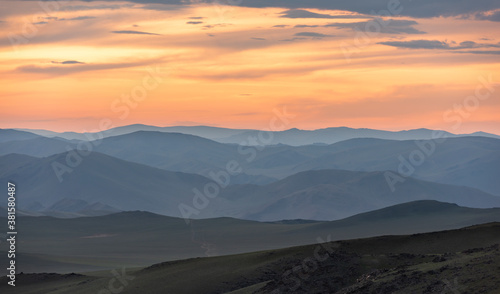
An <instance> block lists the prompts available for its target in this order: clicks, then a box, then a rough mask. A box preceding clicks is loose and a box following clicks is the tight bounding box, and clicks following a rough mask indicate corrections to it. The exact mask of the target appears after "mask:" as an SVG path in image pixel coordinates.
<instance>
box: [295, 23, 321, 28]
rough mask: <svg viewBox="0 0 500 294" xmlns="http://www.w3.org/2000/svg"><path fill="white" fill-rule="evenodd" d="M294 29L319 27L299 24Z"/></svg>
mask: <svg viewBox="0 0 500 294" xmlns="http://www.w3.org/2000/svg"><path fill="white" fill-rule="evenodd" d="M295 27H296V28H317V27H319V26H318V25H302V24H300V25H296V26H295Z"/></svg>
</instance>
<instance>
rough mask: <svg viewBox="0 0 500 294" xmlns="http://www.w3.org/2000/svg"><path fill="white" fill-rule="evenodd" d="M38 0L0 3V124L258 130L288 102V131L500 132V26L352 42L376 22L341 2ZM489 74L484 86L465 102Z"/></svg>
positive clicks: (424, 29) (482, 24) (416, 30)
mask: <svg viewBox="0 0 500 294" xmlns="http://www.w3.org/2000/svg"><path fill="white" fill-rule="evenodd" d="M37 3H38V1H2V7H1V9H0V10H1V11H2V12H0V28H1V29H0V75H1V77H2V78H1V80H0V99H1V108H0V127H1V128H34V129H50V130H54V131H77V132H81V131H83V130H92V129H97V128H99V121H101V120H102V119H110V120H111V121H112V122H113V125H114V126H120V125H127V124H133V123H143V124H151V125H159V126H169V125H212V126H221V127H231V128H257V129H263V128H266V127H267V125H268V123H269V120H270V119H271V118H272V116H273V109H275V108H277V107H278V108H281V107H284V106H286V107H287V109H288V111H289V112H291V113H293V114H295V117H294V118H293V120H292V121H291V124H290V126H289V127H290V128H292V127H297V128H302V129H316V128H324V127H335V126H349V127H357V128H361V127H366V128H376V129H387V130H401V129H412V128H421V127H425V128H436V129H445V130H448V131H452V132H454V133H468V132H473V131H486V132H492V133H496V134H500V116H499V115H498V114H499V113H500V102H499V101H500V87H499V86H500V83H498V82H496V81H499V80H500V77H499V75H500V58H499V56H500V54H499V50H500V49H499V48H500V43H499V41H500V31H499V30H498V24H499V23H498V22H494V21H490V20H480V19H474V18H470V17H469V18H465V17H457V16H454V17H437V18H418V19H417V18H412V17H409V16H404V17H392V21H391V22H389V26H388V27H387V31H383V32H380V33H371V34H370V36H369V37H368V38H366V39H363V40H360V39H359V38H358V39H356V36H357V35H359V34H360V33H363V27H361V31H358V32H357V31H356V30H354V29H353V28H352V23H355V22H367V21H370V20H371V19H372V18H371V17H370V16H366V15H364V16H362V15H358V16H357V18H355V17H354V16H353V15H355V13H354V12H348V11H336V10H317V9H307V10H308V11H310V12H312V13H320V14H328V15H330V16H332V18H318V17H315V18H287V17H282V16H283V12H284V11H286V10H287V9H284V8H247V7H240V6H220V5H210V4H207V5H191V6H182V7H178V6H164V7H163V6H161V7H160V6H154V7H153V8H154V9H152V8H151V6H150V5H146V4H136V3H132V2H117V1H99V2H77V1H71V2H69V3H66V4H64V5H62V6H61V8H60V9H58V10H57V11H52V12H51V13H50V14H46V13H45V12H44V11H43V10H42V9H41V8H40V7H39V6H38V5H37ZM167 8H168V9H167ZM345 14H348V15H351V16H350V18H333V16H338V15H345ZM387 19H388V18H386V20H387ZM350 23H351V24H350ZM391 23H392V25H391ZM296 26H298V27H296ZM23 33H24V35H23ZM146 33H147V34H146ZM365 33H366V32H365ZM13 38H17V39H15V40H16V41H15V42H20V43H21V44H19V45H18V46H12V41H11V40H12V39H13ZM361 41H362V42H363V43H362V44H360V43H359V42H361ZM438 41H440V42H441V43H439V42H438ZM356 42H358V43H357V44H358V45H355V44H356ZM462 42H465V43H462ZM471 42H474V43H471ZM381 43H384V44H381ZM407 47H411V48H407ZM431 47H432V48H431ZM345 50H348V52H352V54H351V55H350V59H349V60H347V59H346V58H345V54H344V52H345ZM151 70H154V71H153V73H151V72H150V71H151ZM155 71H157V72H155ZM490 76H492V79H493V83H491V85H490V88H491V89H494V91H493V92H491V91H489V92H488V97H487V98H485V99H482V100H481V99H479V98H477V97H475V95H476V94H475V91H476V88H478V87H481V85H482V83H481V82H480V81H479V79H480V78H481V77H484V78H485V79H488V77H490ZM160 80H161V81H162V82H161V83H158V81H160ZM145 81H146V82H147V83H149V84H147V85H149V86H148V87H149V89H146V87H145V84H144V83H145ZM480 93H483V94H484V93H485V92H484V91H483V92H480ZM127 97H128V98H127ZM133 97H137V99H138V100H140V101H134V98H133ZM474 99H475V100H474ZM474 101H476V102H477V105H473V106H474V107H469V108H468V110H465V112H462V116H460V114H459V113H458V112H449V110H451V111H453V110H454V109H455V110H456V107H460V105H463V104H464V103H472V102H474ZM471 105H472V104H471ZM476 106H477V107H476ZM457 118H460V121H461V124H460V125H459V126H457V124H456V120H455V119H457Z"/></svg>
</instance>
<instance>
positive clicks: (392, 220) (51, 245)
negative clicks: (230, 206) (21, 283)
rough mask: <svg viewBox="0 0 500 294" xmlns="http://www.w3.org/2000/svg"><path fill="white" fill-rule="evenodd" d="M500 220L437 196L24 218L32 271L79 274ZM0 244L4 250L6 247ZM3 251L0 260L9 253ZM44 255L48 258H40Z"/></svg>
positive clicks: (23, 256) (493, 212)
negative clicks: (333, 208) (224, 210)
mask: <svg viewBox="0 0 500 294" xmlns="http://www.w3.org/2000/svg"><path fill="white" fill-rule="evenodd" d="M493 221H500V208H495V209H474V208H465V207H459V206H457V205H454V204H449V203H440V202H436V201H417V202H411V203H405V204H401V205H396V206H392V207H388V208H384V209H381V210H377V211H372V212H368V213H364V214H360V215H356V216H353V217H350V218H346V219H343V220H338V221H331V222H296V223H288V224H286V223H285V224H283V223H281V224H280V223H261V222H255V221H246V220H238V219H232V218H215V219H204V220H195V221H192V222H191V223H190V224H189V225H187V224H186V222H184V220H183V219H179V218H172V217H166V216H161V215H156V214H152V213H147V212H138V211H136V212H122V213H117V214H110V215H106V216H98V217H81V218H73V219H60V218H53V217H20V218H19V219H18V226H19V227H20V228H22V239H23V242H22V243H20V244H19V245H18V249H19V252H20V255H19V256H20V257H19V264H20V267H21V270H22V271H25V272H43V271H51V272H52V271H56V272H72V271H83V270H92V269H93V270H96V269H102V268H109V267H110V265H113V266H141V265H147V264H151V263H155V262H158V261H160V260H161V261H167V260H177V259H183V258H191V257H203V256H217V255H227V254H235V253H244V252H252V251H257V250H267V249H277V248H283V247H290V246H296V245H305V244H311V243H314V242H316V241H317V239H318V238H319V237H321V238H322V239H325V240H326V239H328V240H342V239H354V238H361V237H372V236H378V235H388V234H412V233H423V232H430V231H438V230H444V229H456V228H460V227H463V226H469V225H475V224H482V223H486V222H493ZM6 246H7V245H6V243H1V244H0V251H5V250H6V249H7V247H6ZM6 256H7V255H6V254H1V255H0V261H3V260H4V259H5V258H6ZM41 260H44V262H41Z"/></svg>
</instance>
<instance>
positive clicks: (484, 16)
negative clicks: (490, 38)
mask: <svg viewBox="0 0 500 294" xmlns="http://www.w3.org/2000/svg"><path fill="white" fill-rule="evenodd" d="M474 18H475V19H477V20H489V21H500V10H497V11H493V12H479V13H476V15H475V17H474Z"/></svg>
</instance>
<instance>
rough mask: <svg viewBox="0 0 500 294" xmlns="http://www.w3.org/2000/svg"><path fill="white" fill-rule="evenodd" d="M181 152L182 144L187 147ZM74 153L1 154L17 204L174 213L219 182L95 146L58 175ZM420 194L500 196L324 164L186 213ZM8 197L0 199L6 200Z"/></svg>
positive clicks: (256, 215)
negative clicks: (15, 186) (18, 192)
mask: <svg viewBox="0 0 500 294" xmlns="http://www.w3.org/2000/svg"><path fill="white" fill-rule="evenodd" d="M148 135H149V134H148ZM182 136H184V135H182ZM194 138H196V137H194ZM216 144H218V143H216ZM179 152H183V151H182V148H179ZM69 154H72V153H61V154H58V155H54V156H51V157H47V158H41V159H35V158H32V157H26V156H21V155H14V154H11V155H6V156H2V157H0V167H2V168H5V170H0V180H2V181H9V180H10V181H14V182H16V183H19V189H22V191H23V197H22V198H20V200H19V201H18V207H19V208H20V209H23V210H27V211H45V210H51V211H55V212H57V210H53V209H51V208H50V207H54V208H58V207H59V208H60V207H61V206H57V205H55V204H56V203H58V202H60V201H67V202H68V201H79V202H85V203H86V204H84V205H81V207H80V208H81V209H85V208H84V207H85V206H87V205H90V204H93V203H101V204H102V205H107V206H109V207H111V208H112V209H111V210H119V211H128V210H144V211H150V212H155V213H159V214H163V215H169V216H175V217H181V216H183V215H182V214H181V210H180V209H179V205H181V204H184V205H185V206H184V207H186V206H189V207H191V208H193V207H194V204H193V200H194V199H195V198H194V197H195V195H196V194H195V192H194V190H193V189H198V191H204V188H205V186H206V185H207V184H208V183H212V185H214V183H213V181H212V180H210V179H208V178H205V177H202V176H199V175H194V174H186V173H180V172H169V171H165V170H162V169H157V168H153V167H149V166H146V165H141V164H137V163H132V162H128V161H124V160H120V159H117V158H114V157H111V156H108V155H104V154H100V153H98V152H92V153H91V154H90V155H88V156H86V157H82V160H81V163H80V165H78V166H76V167H69V166H67V168H69V169H70V171H71V172H70V171H67V170H64V171H67V172H64V173H62V174H59V175H60V178H61V179H62V182H60V181H59V178H58V176H57V174H56V172H55V170H54V164H55V163H59V164H61V165H62V164H66V159H67V158H68V156H69ZM16 160H18V163H16ZM21 162H22V164H21ZM12 163H14V164H12ZM196 199H197V198H196ZM415 200H438V201H442V202H449V203H456V204H459V205H462V206H468V207H477V208H488V207H500V197H498V196H493V195H490V194H487V193H484V192H482V191H479V190H475V189H471V188H466V187H458V186H451V185H444V184H437V183H432V182H426V181H421V180H416V179H412V178H408V179H406V181H405V182H404V183H398V188H397V189H396V190H395V191H394V192H392V191H391V189H390V188H389V186H388V184H387V182H386V178H385V173H384V172H354V171H342V170H319V171H307V172H301V173H298V174H295V175H292V176H290V177H288V178H285V179H283V180H280V181H277V182H273V183H271V184H267V185H260V186H257V185H231V186H228V187H225V188H221V187H220V186H219V193H218V194H217V195H216V196H215V197H212V198H207V202H206V203H204V204H203V209H196V210H195V212H194V213H192V214H190V216H189V217H191V218H213V217H235V218H242V219H251V220H258V221H277V220H283V219H297V218H300V219H310V220H334V219H340V218H344V217H348V216H351V215H354V214H358V213H362V212H367V211H370V210H375V209H380V208H383V207H387V206H391V205H396V204H401V203H404V202H409V201H415ZM5 201H6V200H5V199H3V200H2V202H0V205H3V206H5ZM54 205H55V206H54ZM198 205H200V204H198ZM198 207H199V206H198ZM107 210H108V209H107ZM60 211H61V212H67V211H68V210H67V209H61V210H60ZM70 211H73V212H74V209H70Z"/></svg>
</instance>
